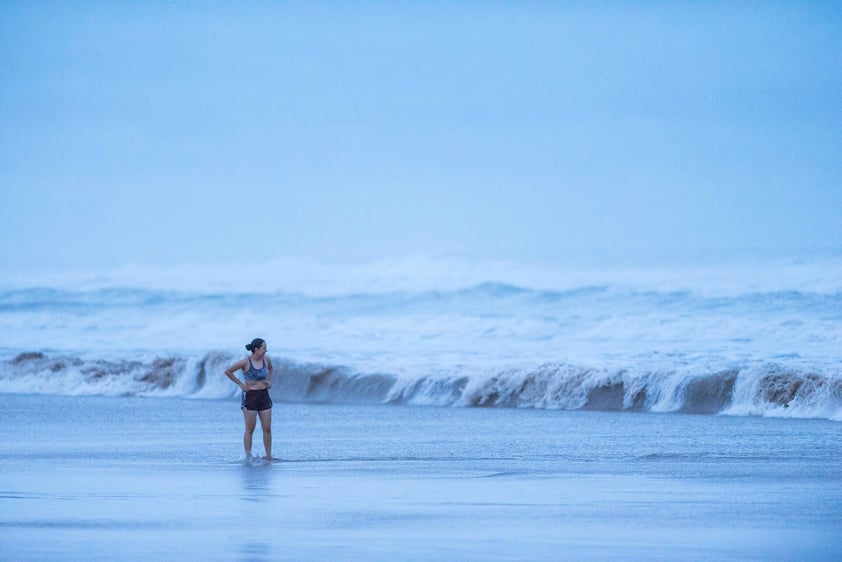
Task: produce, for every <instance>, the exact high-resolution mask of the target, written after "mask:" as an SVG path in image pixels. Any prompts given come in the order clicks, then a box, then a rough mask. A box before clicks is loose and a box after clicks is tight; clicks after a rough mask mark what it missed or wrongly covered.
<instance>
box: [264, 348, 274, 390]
mask: <svg viewBox="0 0 842 562" xmlns="http://www.w3.org/2000/svg"><path fill="white" fill-rule="evenodd" d="M263 360H264V361H266V368H267V369H268V371H269V372H268V373H267V374H266V383H267V384H266V388H272V360H271V359H269V356H268V355H267V356H265V357H264V358H263Z"/></svg>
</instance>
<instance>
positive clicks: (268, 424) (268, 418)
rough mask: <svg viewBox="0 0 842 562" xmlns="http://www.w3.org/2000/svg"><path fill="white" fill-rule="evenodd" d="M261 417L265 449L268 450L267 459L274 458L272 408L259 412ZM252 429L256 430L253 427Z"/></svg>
mask: <svg viewBox="0 0 842 562" xmlns="http://www.w3.org/2000/svg"><path fill="white" fill-rule="evenodd" d="M257 415H259V416H260V429H261V430H263V447H264V448H265V449H266V458H267V459H271V458H272V408H269V409H268V410H263V411H262V412H258V413H257ZM252 429H254V428H253V427H252Z"/></svg>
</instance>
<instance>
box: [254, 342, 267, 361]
mask: <svg viewBox="0 0 842 562" xmlns="http://www.w3.org/2000/svg"><path fill="white" fill-rule="evenodd" d="M254 355H255V356H256V357H258V358H260V357H263V356H264V355H266V342H263V345H261V346H260V347H258V348H257V349H255V350H254Z"/></svg>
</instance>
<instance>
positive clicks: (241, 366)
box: [225, 359, 271, 391]
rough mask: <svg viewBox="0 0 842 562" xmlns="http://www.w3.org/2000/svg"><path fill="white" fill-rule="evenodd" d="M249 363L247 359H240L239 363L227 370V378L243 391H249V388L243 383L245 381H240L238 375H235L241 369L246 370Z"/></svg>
mask: <svg viewBox="0 0 842 562" xmlns="http://www.w3.org/2000/svg"><path fill="white" fill-rule="evenodd" d="M247 363H248V361H247V360H246V359H240V360H239V361H237V362H236V363H234V364H233V365H231V366H230V367H228V368H227V369H225V376H226V377H228V378H229V379H231V382H233V383H234V384H236V385H237V386H239V387H240V388H241V389H243V391H246V390H248V386H246V384H245V383H243V381H241V380H240V379H238V378H237V377H236V375H234V373H235V372H237V371H239V370H240V369H245V367H246V364H247ZM270 372H271V371H270Z"/></svg>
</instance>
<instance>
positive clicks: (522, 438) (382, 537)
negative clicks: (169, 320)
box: [0, 394, 842, 560]
mask: <svg viewBox="0 0 842 562" xmlns="http://www.w3.org/2000/svg"><path fill="white" fill-rule="evenodd" d="M0 400H2V403H3V407H2V409H0V421H2V423H3V426H4V428H6V433H7V435H10V436H14V438H13V439H6V440H4V441H3V444H2V453H0V465H1V466H0V474H2V476H0V491H1V493H2V505H3V508H2V516H0V544H2V547H0V549H1V550H2V551H0V557H2V558H3V559H7V560H73V559H76V560H82V559H86V560H99V559H120V560H142V559H150V558H159V559H193V560H200V559H201V560H278V559H288V560H319V559H322V560H323V559H368V560H428V559H431V558H439V559H451V560H513V559H524V560H581V559H588V560H616V559H639V558H646V559H649V560H699V559H718V560H794V559H798V560H838V559H839V557H840V556H842V468H840V465H839V462H838V459H839V457H840V453H842V426H840V424H839V423H837V422H832V421H827V420H780V419H765V418H755V417H730V416H698V415H686V414H639V413H624V412H583V411H573V412H571V411H559V410H532V409H510V408H490V409H489V408H438V407H401V406H370V405H336V404H333V405H325V404H285V403H280V404H277V403H276V407H275V408H274V428H275V429H274V449H275V456H277V457H279V459H280V460H276V461H274V462H267V461H263V460H256V461H244V460H243V459H242V457H241V455H242V453H241V448H242V447H241V436H242V434H241V431H242V419H241V414H240V412H239V409H238V404H237V403H236V402H235V401H233V400H197V399H183V398H168V399H159V398H138V397H97V396H88V397H70V396H49V395H38V396H33V395H17V394H6V395H3V396H0ZM258 435H259V429H258V431H257V434H256V439H255V443H256V444H259V443H260V440H259V437H258ZM255 452H257V449H256V450H255ZM261 452H262V451H261Z"/></svg>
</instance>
